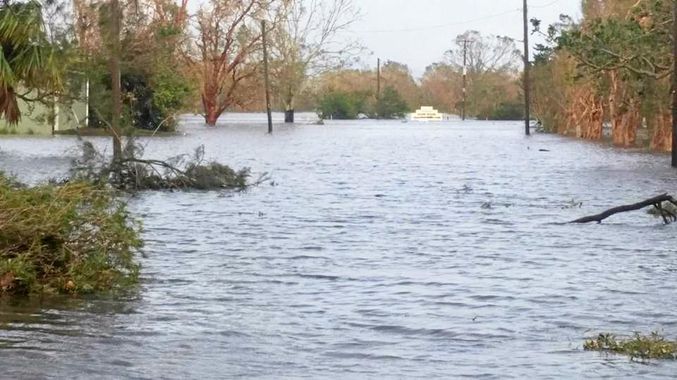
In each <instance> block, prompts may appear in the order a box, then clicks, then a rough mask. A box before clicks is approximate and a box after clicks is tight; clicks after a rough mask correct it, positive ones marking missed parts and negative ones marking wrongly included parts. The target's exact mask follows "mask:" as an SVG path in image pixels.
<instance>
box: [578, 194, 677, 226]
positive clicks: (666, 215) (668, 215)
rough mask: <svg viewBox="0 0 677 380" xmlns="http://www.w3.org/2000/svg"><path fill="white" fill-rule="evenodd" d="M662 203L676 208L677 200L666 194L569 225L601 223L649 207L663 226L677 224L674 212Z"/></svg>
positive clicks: (609, 210) (619, 207)
mask: <svg viewBox="0 0 677 380" xmlns="http://www.w3.org/2000/svg"><path fill="white" fill-rule="evenodd" d="M663 202H667V203H670V204H672V205H674V206H677V200H675V198H673V197H672V196H670V195H668V194H662V195H659V196H656V197H653V198H649V199H647V200H644V201H641V202H638V203H635V204H631V205H625V206H618V207H614V208H611V209H608V210H606V211H604V212H602V213H600V214H597V215H590V216H586V217H583V218H580V219H576V220H572V221H571V222H569V223H592V222H597V223H602V220H604V219H606V218H608V217H610V216H612V215H615V214H618V213H621V212H628V211H635V210H640V209H643V208H645V207H649V206H654V207H655V208H656V210H658V214H659V215H660V216H661V217H662V218H663V222H664V223H665V224H670V223H672V222H677V215H676V214H675V213H674V212H672V211H670V210H668V209H666V208H664V207H663Z"/></svg>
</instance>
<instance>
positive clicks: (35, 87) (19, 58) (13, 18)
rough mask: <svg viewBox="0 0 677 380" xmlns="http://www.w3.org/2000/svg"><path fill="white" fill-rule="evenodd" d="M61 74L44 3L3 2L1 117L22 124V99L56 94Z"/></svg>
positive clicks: (0, 8) (0, 25) (0, 7)
mask: <svg viewBox="0 0 677 380" xmlns="http://www.w3.org/2000/svg"><path fill="white" fill-rule="evenodd" d="M59 77H60V76H59V72H58V65H57V64H56V62H55V59H54V49H53V47H52V46H51V45H50V44H49V41H48V40H47V34H46V32H45V26H44V23H43V18H42V6H41V5H40V3H39V2H38V1H36V0H29V1H26V2H23V1H21V2H20V1H11V0H3V2H2V3H0V116H1V117H3V118H4V119H5V121H7V122H8V123H9V124H16V123H18V122H19V119H20V118H21V110H20V109H19V105H18V100H19V99H22V100H24V101H38V100H42V99H45V98H46V97H47V96H49V95H53V94H54V91H55V90H56V89H57V88H58V86H59V85H60V80H59ZM29 94H32V95H33V97H29ZM36 94H37V96H35V95H36Z"/></svg>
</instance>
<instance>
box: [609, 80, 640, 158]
mask: <svg viewBox="0 0 677 380" xmlns="http://www.w3.org/2000/svg"><path fill="white" fill-rule="evenodd" d="M610 78H611V94H610V96H609V113H610V114H611V115H610V116H611V127H612V139H613V143H614V145H617V146H622V147H624V148H629V147H632V146H634V145H635V141H636V140H637V128H638V127H639V124H640V122H641V118H640V115H639V105H638V102H637V100H636V99H633V98H631V95H630V96H628V95H627V93H626V91H625V89H624V88H623V82H622V81H621V80H620V79H619V78H618V74H617V73H616V72H615V71H612V72H611V74H610Z"/></svg>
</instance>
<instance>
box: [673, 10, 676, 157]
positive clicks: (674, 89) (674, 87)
mask: <svg viewBox="0 0 677 380" xmlns="http://www.w3.org/2000/svg"><path fill="white" fill-rule="evenodd" d="M672 60H673V65H674V67H673V69H672V167H674V168H677V0H673V1H672Z"/></svg>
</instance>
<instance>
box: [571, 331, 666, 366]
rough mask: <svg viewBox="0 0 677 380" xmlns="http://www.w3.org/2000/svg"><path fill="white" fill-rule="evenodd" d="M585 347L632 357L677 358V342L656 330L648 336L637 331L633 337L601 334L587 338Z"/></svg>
mask: <svg viewBox="0 0 677 380" xmlns="http://www.w3.org/2000/svg"><path fill="white" fill-rule="evenodd" d="M583 348H584V349H585V350H586V351H601V352H611V353H614V354H620V355H626V356H629V357H630V358H631V359H641V360H647V359H672V360H674V359H677V342H675V341H670V340H666V339H665V338H664V337H663V336H661V335H660V334H658V333H656V332H653V333H651V334H650V335H646V336H644V335H640V334H638V333H635V335H634V336H633V337H631V338H618V337H617V336H615V335H612V334H599V335H598V336H597V337H596V338H591V339H587V340H586V341H585V344H584V345H583Z"/></svg>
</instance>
